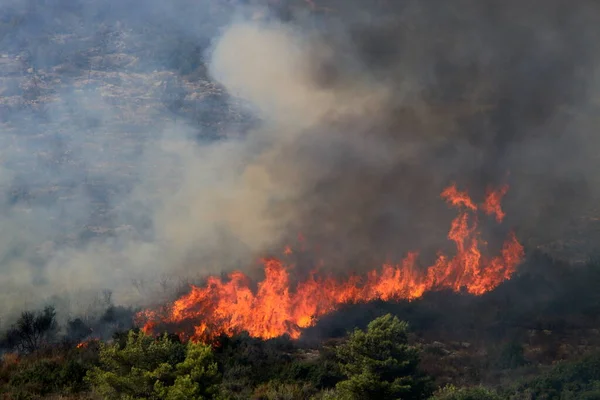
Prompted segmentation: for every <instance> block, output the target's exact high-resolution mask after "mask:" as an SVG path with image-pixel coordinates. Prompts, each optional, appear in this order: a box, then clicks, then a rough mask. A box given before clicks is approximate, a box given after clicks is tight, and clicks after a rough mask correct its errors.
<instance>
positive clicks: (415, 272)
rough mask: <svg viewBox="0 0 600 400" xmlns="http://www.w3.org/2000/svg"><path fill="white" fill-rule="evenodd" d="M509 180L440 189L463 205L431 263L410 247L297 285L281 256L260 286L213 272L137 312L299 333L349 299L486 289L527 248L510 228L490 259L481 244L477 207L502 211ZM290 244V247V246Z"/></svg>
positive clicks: (197, 328) (151, 325) (181, 321)
mask: <svg viewBox="0 0 600 400" xmlns="http://www.w3.org/2000/svg"><path fill="white" fill-rule="evenodd" d="M507 190H508V186H503V187H501V188H500V189H499V190H495V191H494V190H488V192H487V195H486V199H485V201H484V203H483V204H482V205H481V206H479V207H478V206H477V205H476V204H475V203H474V202H473V201H472V200H471V198H470V197H469V195H468V194H467V193H466V192H460V191H458V190H457V188H456V185H452V186H450V187H448V188H446V189H445V190H444V191H443V192H442V194H441V197H442V198H443V199H445V200H446V202H447V203H448V204H449V205H451V206H453V207H456V208H458V209H459V214H458V216H457V217H456V218H455V219H454V220H453V221H452V224H451V227H450V231H449V232H448V239H450V240H451V241H453V242H454V243H455V245H456V254H455V255H454V257H452V258H450V257H448V256H446V255H444V254H439V255H438V256H437V259H436V261H435V262H434V264H433V265H432V266H430V267H428V268H418V267H417V253H409V254H408V256H407V257H406V258H405V259H404V260H403V261H402V262H401V263H400V264H399V265H390V264H386V265H383V267H382V268H381V269H380V270H373V271H371V272H369V273H368V274H367V275H366V276H364V277H361V276H358V275H352V276H350V277H349V278H348V279H346V280H345V281H339V280H337V279H335V278H333V277H317V274H316V272H314V273H313V274H311V277H310V278H309V279H307V280H305V281H302V282H300V283H298V284H297V285H296V287H295V289H294V290H292V288H291V284H290V276H289V273H288V270H289V266H288V265H286V264H285V263H284V262H282V261H281V260H279V259H275V258H270V259H265V260H263V264H264V271H265V278H264V279H263V280H262V281H261V282H259V283H258V288H257V290H256V291H253V290H252V289H251V288H250V280H249V279H248V277H246V275H244V274H243V273H241V272H233V273H231V274H230V275H229V280H227V281H223V280H222V279H220V278H218V277H210V278H208V281H207V284H206V286H204V287H199V286H191V290H190V292H189V293H188V294H187V295H185V296H183V297H181V298H179V299H178V300H176V301H175V302H174V303H173V304H171V305H169V306H167V307H165V308H164V309H161V310H147V311H144V312H141V313H140V314H138V321H139V322H141V323H142V324H143V325H144V330H145V331H146V332H152V331H153V330H154V329H155V328H156V327H157V326H158V325H160V324H170V325H176V326H178V327H181V326H186V325H189V326H193V329H189V330H187V331H186V332H183V336H184V338H189V339H190V340H193V341H204V342H208V341H211V340H213V339H214V338H215V337H216V336H218V335H221V334H226V335H229V336H231V335H234V334H237V333H240V332H243V331H246V332H248V333H249V335H250V336H253V337H258V338H263V339H269V338H274V337H278V336H282V335H284V334H288V335H290V336H291V337H292V338H298V337H299V336H300V334H301V332H302V328H307V327H309V326H312V325H314V324H315V322H316V320H317V319H318V318H319V317H321V316H323V315H325V314H327V313H330V312H332V311H334V310H336V309H337V308H338V307H339V306H340V305H342V304H345V303H363V302H369V301H373V300H384V301H388V300H401V299H407V300H413V299H416V298H419V297H421V296H422V295H423V294H424V293H425V292H426V291H431V290H441V289H450V290H453V291H461V290H465V291H467V292H468V293H471V294H474V295H481V294H483V293H485V292H488V291H490V290H492V289H494V288H495V287H497V286H498V285H499V284H500V283H502V282H503V281H505V280H507V279H509V278H510V277H511V275H512V274H513V273H514V272H515V269H516V267H517V265H518V264H519V263H520V262H521V260H522V258H523V255H524V252H523V247H522V246H521V244H520V243H519V242H518V240H517V238H516V236H515V235H514V234H513V233H512V232H511V233H510V234H509V236H508V238H507V240H506V241H505V243H504V246H503V248H502V250H501V252H500V255H498V256H496V257H494V258H491V259H486V258H485V257H484V256H482V254H481V252H480V249H479V246H480V245H482V244H485V242H483V241H482V240H481V239H480V235H479V232H478V231H477V214H476V212H477V210H478V209H481V210H482V211H483V212H484V213H486V214H488V215H495V219H496V221H497V222H501V221H502V220H503V218H504V215H505V214H504V212H503V211H502V209H501V207H500V201H501V199H502V197H503V196H504V195H505V194H506V192H507ZM291 253H292V251H291V248H289V247H286V249H285V251H284V254H286V255H289V254H291Z"/></svg>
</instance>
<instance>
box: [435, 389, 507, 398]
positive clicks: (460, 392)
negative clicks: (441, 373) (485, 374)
mask: <svg viewBox="0 0 600 400" xmlns="http://www.w3.org/2000/svg"><path fill="white" fill-rule="evenodd" d="M430 400H502V397H501V396H500V395H498V394H497V393H496V392H494V391H492V390H490V389H486V388H484V387H470V388H457V387H455V386H452V385H449V386H446V387H444V388H443V389H440V390H438V391H437V392H436V393H435V394H434V395H433V397H431V399H430Z"/></svg>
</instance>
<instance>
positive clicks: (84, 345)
mask: <svg viewBox="0 0 600 400" xmlns="http://www.w3.org/2000/svg"><path fill="white" fill-rule="evenodd" d="M97 341H98V339H95V338H94V339H87V340H84V341H82V342H79V343H77V346H76V348H78V349H86V348H88V347H89V346H90V344H92V343H95V342H97Z"/></svg>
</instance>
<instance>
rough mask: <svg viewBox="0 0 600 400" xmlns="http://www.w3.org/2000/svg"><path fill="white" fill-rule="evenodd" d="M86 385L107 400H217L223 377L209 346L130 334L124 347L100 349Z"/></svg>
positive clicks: (133, 332) (165, 336)
mask: <svg viewBox="0 0 600 400" xmlns="http://www.w3.org/2000/svg"><path fill="white" fill-rule="evenodd" d="M86 380H87V381H88V382H89V383H91V385H92V386H93V387H94V390H95V391H96V392H97V393H98V394H100V395H101V396H102V397H103V398H105V399H114V400H121V399H148V400H152V399H157V400H158V399H169V400H180V399H181V400H184V399H191V400H193V399H212V398H214V396H215V395H216V393H217V391H218V384H219V382H220V375H219V372H218V370H217V363H216V362H215V361H214V359H213V354H212V350H211V348H210V347H209V346H206V345H202V344H193V343H188V344H187V345H185V344H182V343H181V342H179V340H176V339H175V338H174V337H173V336H167V335H164V336H162V337H160V338H158V339H155V338H153V337H151V336H148V335H146V334H144V333H143V332H139V331H138V332H135V331H131V332H129V335H128V337H127V341H126V343H125V344H124V346H122V345H120V344H119V343H115V344H112V345H107V344H101V345H100V366H99V367H95V368H93V369H92V370H90V371H89V372H88V374H87V378H86Z"/></svg>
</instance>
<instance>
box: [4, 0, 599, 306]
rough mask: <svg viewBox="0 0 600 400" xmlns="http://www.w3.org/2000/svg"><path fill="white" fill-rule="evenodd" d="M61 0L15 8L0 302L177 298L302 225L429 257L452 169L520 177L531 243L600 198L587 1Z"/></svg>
mask: <svg viewBox="0 0 600 400" xmlns="http://www.w3.org/2000/svg"><path fill="white" fill-rule="evenodd" d="M63 3H64V2H60V1H54V2H28V3H27V4H25V2H5V3H0V15H3V16H6V17H3V18H2V20H1V21H0V22H1V23H2V25H0V30H2V32H3V33H6V34H5V35H4V36H0V37H3V39H0V44H1V45H2V46H0V48H3V49H6V54H4V53H3V54H0V57H2V58H0V96H2V98H1V99H0V121H1V122H0V123H1V124H2V125H0V129H1V130H0V132H1V133H0V143H1V144H2V146H1V149H2V150H1V152H0V160H2V162H1V164H0V187H1V188H2V190H3V192H4V194H5V196H4V198H3V199H2V201H1V202H0V223H1V226H2V228H3V229H2V233H0V271H1V275H0V301H1V302H2V304H3V305H4V307H3V310H1V312H0V314H2V315H6V316H11V315H13V314H14V312H17V311H19V310H22V309H23V308H24V307H32V306H36V305H38V304H40V303H41V302H45V301H53V302H57V301H58V300H57V299H58V298H60V299H62V300H61V302H60V304H61V306H62V307H63V310H62V311H63V314H69V315H75V314H77V313H81V312H86V311H85V310H86V307H88V304H89V303H90V302H91V300H89V298H90V297H92V298H93V297H94V296H95V295H96V294H97V293H100V291H101V290H104V289H110V290H113V291H114V296H113V298H114V301H115V302H117V303H119V304H127V305H140V304H147V303H149V302H160V301H164V300H165V298H167V297H168V296H169V295H170V293H167V292H168V291H167V290H166V289H165V288H166V287H167V286H169V287H177V286H178V285H181V284H183V283H184V282H185V279H197V278H199V277H202V276H204V275H206V274H208V273H220V272H222V271H228V270H231V269H233V268H242V269H245V270H248V267H249V266H251V265H252V263H253V260H255V259H257V258H258V257H259V256H262V255H265V254H268V253H271V252H275V253H277V252H280V251H281V250H282V248H283V246H284V245H285V244H288V243H291V244H293V245H298V243H297V242H296V237H297V235H298V234H299V233H301V234H302V235H303V236H304V237H305V238H306V240H307V243H308V245H309V246H308V247H309V249H310V251H311V254H312V255H313V256H314V260H312V261H315V262H316V261H319V260H321V259H322V260H323V261H324V262H325V264H326V265H327V267H328V268H330V269H331V270H334V271H338V272H341V271H344V272H346V271H348V270H350V269H358V270H364V269H365V268H374V267H376V266H377V265H379V264H380V263H381V262H383V261H386V260H392V261H395V260H398V259H399V258H400V257H402V256H403V255H404V254H405V253H406V252H407V251H409V250H421V252H422V260H423V262H424V263H427V261H428V260H430V259H431V258H433V257H434V256H435V251H436V250H437V249H440V248H444V246H445V245H446V239H445V236H446V232H447V228H448V223H449V221H450V219H451V218H452V217H453V212H452V211H448V210H447V208H446V207H445V205H444V204H443V202H442V200H441V199H440V198H439V193H440V191H441V189H442V188H443V187H444V186H446V185H447V184H449V183H450V182H451V181H456V182H457V183H458V184H459V186H461V187H464V188H468V189H469V190H470V191H471V192H472V194H473V196H474V197H475V198H480V199H481V198H482V197H483V194H484V192H485V188H486V186H487V185H501V184H504V183H509V184H510V185H511V189H510V191H509V194H508V197H507V199H506V203H505V210H506V211H507V215H508V216H507V225H506V226H504V227H501V230H502V232H499V233H500V234H498V235H497V236H498V237H500V238H503V236H504V235H503V233H505V230H506V229H507V228H508V227H510V226H514V227H515V228H516V229H517V233H518V236H519V237H520V238H521V239H525V242H529V241H531V245H532V246H533V245H537V244H541V243H544V242H548V241H551V240H556V239H558V238H561V237H564V234H565V233H564V232H565V229H566V227H567V226H568V225H569V223H570V221H571V220H572V219H573V218H574V217H578V216H580V215H582V214H585V213H586V212H588V209H590V207H593V206H594V203H595V202H596V200H597V199H598V195H599V193H598V188H599V187H600V186H599V185H598V183H599V182H598V177H597V172H596V171H598V170H599V169H598V167H600V160H599V157H600V156H599V154H600V151H599V150H600V146H599V143H598V139H597V138H598V135H597V134H596V133H595V129H596V126H597V121H596V115H598V114H597V111H598V109H597V106H598V104H597V102H596V96H597V93H598V92H597V88H598V79H597V72H596V71H597V66H598V59H597V54H598V51H597V50H598V48H597V46H598V44H597V41H596V40H595V37H596V35H597V33H598V31H599V30H600V28H598V27H599V26H600V23H599V22H600V21H596V20H597V19H600V17H598V16H599V15H600V13H598V11H600V10H598V5H596V3H595V2H593V1H589V2H586V1H584V2H580V3H578V5H577V6H573V5H569V4H568V2H566V0H565V1H562V0H553V1H544V2H541V1H534V0H530V1H527V2H524V3H522V4H521V5H511V4H506V3H505V2H499V1H493V0H489V1H467V0H464V1H460V2H453V3H452V4H450V3H447V2H442V1H433V2H428V3H423V2H419V1H401V2H385V1H381V2H374V3H373V5H372V6H370V7H365V6H364V4H363V3H362V2H359V1H350V2H348V1H344V2H336V1H328V2H325V1H322V2H317V5H318V6H319V7H321V8H322V9H324V11H320V10H319V9H317V12H316V13H308V12H306V7H304V3H303V2H299V3H298V4H292V2H284V1H281V2H278V3H277V4H276V5H270V6H269V5H267V3H261V2H258V3H260V4H258V5H256V4H255V5H253V6H248V5H243V6H242V5H240V4H239V3H235V4H234V3H228V2H221V1H218V0H214V1H211V0H204V1H194V2H188V1H177V2H168V4H167V3H164V2H159V1H155V2H144V4H143V5H140V4H139V3H138V2H136V1H133V0H131V1H125V2H123V1H120V2H103V4H100V3H99V2H98V3H97V2H94V1H83V0H82V1H79V2H76V5H69V6H68V7H67V4H66V3H64V4H63ZM294 7H296V8H294ZM48 10H52V15H53V16H54V18H50V17H47V16H46V15H48V14H44V13H45V12H46V11H48ZM2 11H4V12H2ZM534 11H535V12H534ZM148 26H151V27H152V28H150V29H149V28H147V27H148ZM69 27H73V29H72V30H69V29H67V28H69ZM75 27H77V29H75ZM489 222H490V223H484V224H483V227H484V229H488V225H489V226H490V227H492V226H493V225H494V224H493V223H492V222H491V220H490V221H489ZM489 229H490V231H491V233H497V232H494V231H493V229H492V228H489ZM494 229H495V228H494ZM491 246H492V249H491V251H494V249H493V240H492V244H491ZM250 272H251V273H258V272H256V271H254V270H250ZM161 290H162V291H161ZM57 296H58V297H57ZM65 299H66V300H65ZM59 312H61V309H60V308H59Z"/></svg>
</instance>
